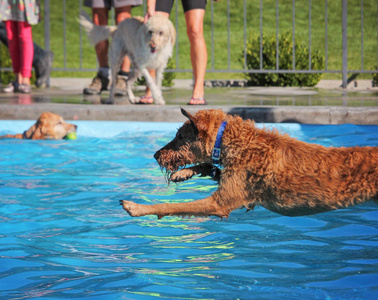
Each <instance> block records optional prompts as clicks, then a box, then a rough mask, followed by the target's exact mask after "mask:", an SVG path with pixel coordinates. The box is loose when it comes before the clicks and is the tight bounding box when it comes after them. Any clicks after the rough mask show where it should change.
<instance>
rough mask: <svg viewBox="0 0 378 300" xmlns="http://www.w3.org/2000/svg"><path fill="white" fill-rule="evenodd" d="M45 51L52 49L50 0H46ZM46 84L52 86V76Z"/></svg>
mask: <svg viewBox="0 0 378 300" xmlns="http://www.w3.org/2000/svg"><path fill="white" fill-rule="evenodd" d="M44 21H45V26H44V29H45V51H50V0H45V12H44ZM46 86H47V87H49V86H50V77H49V78H47V80H46Z"/></svg>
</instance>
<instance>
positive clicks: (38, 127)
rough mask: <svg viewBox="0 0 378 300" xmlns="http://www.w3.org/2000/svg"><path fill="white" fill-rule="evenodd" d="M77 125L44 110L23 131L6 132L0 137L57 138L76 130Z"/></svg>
mask: <svg viewBox="0 0 378 300" xmlns="http://www.w3.org/2000/svg"><path fill="white" fill-rule="evenodd" d="M76 129H77V126H76V125H73V124H69V123H67V122H65V121H64V120H63V118H62V117H61V116H59V115H57V114H53V113H51V112H44V113H42V114H41V116H40V117H39V118H38V120H37V122H36V123H35V124H34V125H33V126H32V127H30V128H29V129H28V130H26V131H24V133H22V134H21V133H18V134H14V135H13V134H7V135H4V136H0V138H14V139H31V140H59V139H62V138H64V137H65V136H66V135H67V134H69V133H70V132H76Z"/></svg>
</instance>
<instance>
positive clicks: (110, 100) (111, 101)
mask: <svg viewBox="0 0 378 300" xmlns="http://www.w3.org/2000/svg"><path fill="white" fill-rule="evenodd" d="M105 104H114V99H110V98H109V99H108V100H106V101H105Z"/></svg>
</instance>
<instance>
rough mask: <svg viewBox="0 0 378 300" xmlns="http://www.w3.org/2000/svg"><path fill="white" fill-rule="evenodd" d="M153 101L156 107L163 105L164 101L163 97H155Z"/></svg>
mask: <svg viewBox="0 0 378 300" xmlns="http://www.w3.org/2000/svg"><path fill="white" fill-rule="evenodd" d="M154 101H155V104H157V105H165V100H164V98H163V97H157V98H156V99H155V98H154Z"/></svg>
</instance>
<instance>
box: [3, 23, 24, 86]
mask: <svg viewBox="0 0 378 300" xmlns="http://www.w3.org/2000/svg"><path fill="white" fill-rule="evenodd" d="M4 24H5V28H6V30H7V38H8V48H9V55H10V58H11V60H12V68H13V73H14V74H15V76H16V79H15V80H16V82H18V74H19V73H20V65H21V61H20V43H19V41H18V33H17V22H15V21H5V22H4Z"/></svg>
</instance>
